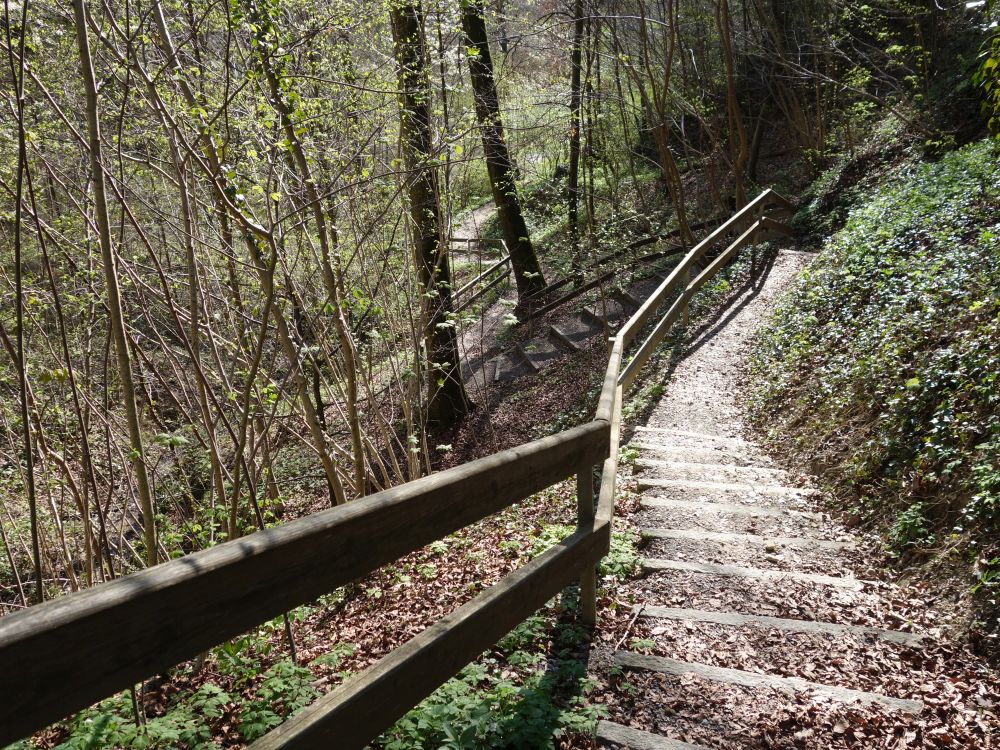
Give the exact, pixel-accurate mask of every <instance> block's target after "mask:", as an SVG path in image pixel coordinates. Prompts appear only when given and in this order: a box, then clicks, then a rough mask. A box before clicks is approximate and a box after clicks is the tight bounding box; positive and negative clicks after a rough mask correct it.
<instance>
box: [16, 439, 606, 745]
mask: <svg viewBox="0 0 1000 750" xmlns="http://www.w3.org/2000/svg"><path fill="white" fill-rule="evenodd" d="M607 450H608V425H607V424H606V423H603V422H588V423H586V424H584V425H580V426H579V427H574V428H572V429H570V430H566V431H564V432H561V433H559V434H557V435H553V436H551V437H546V438H542V439H541V440H536V441H534V442H532V443H527V444H525V445H519V446H517V447H515V448H511V449H509V450H506V451H502V452H500V453H496V454H494V455H492V456H487V457H486V458H482V459H478V460H476V461H472V462H470V463H467V464H463V465H461V466H456V467H455V468H453V469H449V470H447V471H442V472H439V473H437V474H432V475H430V476H427V477H424V478H422V479H417V480H415V481H413V482H408V483H406V484H403V485H400V486H398V487H393V488H391V489H388V490H384V491H382V492H379V493H377V494H374V495H370V496H369V497H366V498H362V499H360V500H356V501H354V502H351V503H348V504H346V505H342V506H339V507H337V508H333V509H330V510H326V511H322V512H320V513H315V514H313V515H310V516H306V517H305V518H300V519H297V520H294V521H290V522H288V523H286V524H282V525H281V526H278V527H276V528H273V529H268V530H266V531H260V532H257V533H255V534H250V535H248V536H246V537H243V538H242V539H236V540H233V541H230V542H225V543H223V544H219V545H217V546H215V547H212V548H211V549H207V550H204V551H202V552H196V553H194V554H191V555H187V556H185V557H182V558H179V559H177V560H172V561H170V562H166V563H163V564H161V565H157V566H154V567H152V568H149V569H147V570H144V571H141V572H139V573H135V574H133V575H130V576H126V577H124V578H120V579H118V580H116V581H111V582H109V583H105V584H101V585H100V586H95V587H94V588H92V589H89V590H87V591H83V592H80V593H76V594H69V595H67V596H63V597H60V598H58V599H54V600H52V601H50V602H46V603H45V604H41V605H38V606H36V607H30V608H28V609H26V610H23V611H20V612H15V613H13V614H10V615H6V616H4V617H3V618H0V675H3V676H4V679H3V681H2V682H0V747H4V746H6V745H7V744H9V743H10V742H13V741H14V740H17V739H19V738H20V737H21V736H23V735H25V734H27V733H30V732H33V731H35V730H37V729H40V728H41V727H44V726H46V725H48V724H50V723H52V722H53V721H58V720H59V719H61V718H63V717H64V716H66V715H67V714H69V713H71V712H73V711H77V710H80V709H82V708H85V707H87V706H89V705H91V704H92V703H94V702H95V701H97V700H100V699H101V698H104V697H105V696H107V695H110V694H111V693H113V692H115V691H118V690H124V689H126V688H128V687H129V686H130V685H133V684H135V683H136V682H138V681H140V680H142V679H145V678H147V677H149V676H150V675H153V674H156V673H158V672H160V671H163V670H165V669H168V668H170V667H173V666H174V665H175V664H178V663H179V662H181V661H184V660H186V659H190V658H193V657H195V656H197V655H198V654H200V653H202V652H203V651H204V650H205V649H208V648H210V647H212V646H215V645H216V644H218V643H221V642H222V641H224V640H226V639H227V638H232V637H234V636H237V635H239V634H240V633H243V632H245V631H246V630H247V629H248V628H251V627H254V626H255V625H258V624H259V623H261V622H264V621H265V620H268V619H271V618H273V617H277V616H278V615H280V614H281V613H283V612H287V611H288V610H289V609H291V608H293V607H296V606H299V605H300V604H303V603H305V602H309V601H313V600H314V599H316V598H317V597H318V596H321V595H322V594H325V593H329V592H330V591H333V590H334V589H336V588H337V587H339V586H343V585H345V584H347V583H350V582H351V581H354V580H356V579H358V578H359V577H361V576H364V575H366V574H368V573H370V572H371V571H373V570H375V569H377V568H379V567H380V566H382V565H384V564H386V563H389V562H392V561H394V560H396V559H398V558H400V557H402V556H403V555H405V554H408V553H409V552H411V551H413V550H416V549H419V548H420V547H422V546H424V545H426V544H429V543H431V542H433V541H435V540H437V539H440V538H441V537H443V536H446V535H447V534H450V533H451V532H453V531H456V530H458V529H461V528H464V527H465V526H468V525H469V524H471V523H474V522H476V521H478V520H480V519H482V518H485V517H486V516H488V515H491V514H493V513H495V512H497V511H499V510H502V509H503V508H505V507H507V506H509V505H511V504H512V503H515V502H517V501H519V500H523V499H524V498H526V497H528V496H530V495H532V494H534V493H535V492H539V491H540V490H543V489H545V488H546V487H549V486H551V485H552V484H555V483H556V482H558V481H561V480H563V479H565V478H567V477H570V476H572V475H573V474H574V473H575V472H576V470H577V468H578V467H579V466H580V464H581V463H582V462H584V461H589V462H590V463H592V464H593V463H597V462H598V461H601V460H603V459H604V457H605V456H606V455H607ZM68 644H73V645H72V648H70V647H69V645H68ZM486 645H488V644H486ZM486 645H484V646H483V648H485V647H486Z"/></svg>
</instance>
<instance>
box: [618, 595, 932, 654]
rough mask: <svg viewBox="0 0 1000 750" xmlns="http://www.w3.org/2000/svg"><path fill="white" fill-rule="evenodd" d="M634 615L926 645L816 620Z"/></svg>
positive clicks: (912, 636)
mask: <svg viewBox="0 0 1000 750" xmlns="http://www.w3.org/2000/svg"><path fill="white" fill-rule="evenodd" d="M633 612H634V613H635V614H636V615H638V616H640V617H648V618H652V619H657V620H682V621H685V622H710V623H715V624H717V625H732V626H735V627H743V626H747V625H759V626H761V627H765V628H774V629H775V630H786V631H789V632H792V633H823V634H827V635H859V636H866V637H872V638H877V639H879V640H881V641H888V642H889V643H899V644H901V645H904V646H918V645H920V644H921V643H923V641H924V636H923V635H921V634H920V633H904V632H902V631H900V630H882V629H881V628H870V627H866V626H864V625H841V624H839V623H835V622H817V621H815V620H793V619H788V618H785V617H767V616H765V615H741V614H737V613H735V612H708V611H705V610H700V609H685V608H681V607H657V606H651V605H643V604H637V605H636V606H635V608H634V609H633Z"/></svg>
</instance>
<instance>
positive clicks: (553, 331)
mask: <svg viewBox="0 0 1000 750" xmlns="http://www.w3.org/2000/svg"><path fill="white" fill-rule="evenodd" d="M549 335H551V336H552V337H553V338H555V339H558V340H559V341H561V342H562V343H563V344H565V345H566V346H568V347H569V348H570V349H572V350H573V351H577V352H578V351H580V350H581V349H583V342H584V341H585V340H586V338H587V337H585V336H583V337H581V336H577V337H576V338H571V337H570V335H569V334H568V333H566V332H565V331H563V330H562V329H561V328H559V327H558V326H556V325H554V324H553V325H550V326H549Z"/></svg>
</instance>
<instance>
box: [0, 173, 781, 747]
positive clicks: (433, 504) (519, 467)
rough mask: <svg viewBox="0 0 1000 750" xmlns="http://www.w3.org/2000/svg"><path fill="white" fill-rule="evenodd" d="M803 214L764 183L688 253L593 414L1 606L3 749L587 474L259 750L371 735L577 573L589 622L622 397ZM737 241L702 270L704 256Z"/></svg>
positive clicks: (613, 358) (630, 325) (616, 344)
mask: <svg viewBox="0 0 1000 750" xmlns="http://www.w3.org/2000/svg"><path fill="white" fill-rule="evenodd" d="M789 209H790V205H789V204H788V202H787V201H786V200H785V199H784V198H782V197H781V196H779V195H778V194H776V193H774V192H773V191H771V190H766V191H764V192H763V193H761V194H760V195H759V196H758V197H757V198H756V199H754V200H753V201H752V202H751V203H749V204H748V205H747V206H746V207H745V208H743V209H742V210H740V211H739V212H737V213H736V214H734V215H733V216H732V217H731V218H730V219H729V220H728V221H726V222H725V223H724V224H723V225H722V226H720V227H719V228H718V229H716V230H715V231H714V232H712V233H711V234H709V235H708V237H706V238H705V239H704V240H702V242H700V243H699V244H698V245H697V246H696V247H694V248H693V249H692V250H691V251H690V252H689V253H688V254H687V255H686V256H685V257H684V259H683V260H682V261H681V262H680V263H679V264H678V265H677V267H676V268H675V269H674V270H673V272H672V273H671V274H670V276H669V277H668V278H666V279H665V280H664V281H663V283H662V284H661V285H660V286H659V287H658V288H657V290H656V291H655V292H653V294H652V295H650V297H649V298H648V299H647V300H646V302H645V303H644V304H643V305H642V307H641V308H640V309H639V310H638V312H636V314H635V315H634V316H632V318H631V319H630V320H629V321H628V322H627V323H626V324H625V326H624V327H623V328H622V329H621V330H620V331H619V333H618V335H617V336H615V337H614V338H613V339H611V354H610V358H609V362H608V367H607V370H606V372H605V377H604V384H603V387H602V390H601V395H600V399H599V402H598V406H597V412H596V414H595V417H594V420H593V421H591V422H588V423H586V424H583V425H580V426H578V427H574V428H571V429H568V430H565V431H563V432H560V433H559V434H557V435H553V436H551V437H547V438H543V439H541V440H536V441H534V442H531V443H526V444H524V445H519V446H517V447H515V448H511V449H509V450H505V451H502V452H500V453H496V454H494V455H492V456H488V457H486V458H482V459H479V460H477V461H472V462H470V463H467V464H463V465H461V466H457V467H455V468H453V469H449V470H447V471H442V472H439V473H437V474H433V475H431V476H428V477H424V478H422V479H418V480H415V481H413V482H408V483H406V484H404V485H401V486H399V487H394V488H391V489H388V490H385V491H383V492H379V493H377V494H374V495H370V496H368V497H364V498H361V499H359V500H356V501H353V502H351V503H348V504H347V505H343V506H340V507H337V508H333V509H330V510H326V511H322V512H320V513H316V514H314V515H311V516H308V517H306V518H301V519H298V520H295V521H291V522H289V523H286V524H283V525H281V526H279V527H277V528H273V529H268V530H265V531H260V532H257V533H254V534H250V535H249V536H246V537H243V538H241V539H237V540H233V541H231V542H226V543H223V544H220V545H218V546H216V547H213V548H211V549H208V550H205V551H203V552H197V553H194V554H191V555H188V556H186V557H182V558H180V559H177V560H172V561H170V562H165V563H163V564H161V565H157V566H155V567H153V568H149V569H148V570H144V571H142V572H139V573H135V574H133V575H130V576H127V577H124V578H121V579H118V580H116V581H112V582H109V583H104V584H101V585H99V586H96V587H94V588H92V589H90V590H88V591H83V592H80V593H75V594H70V595H67V596H64V597H61V598H58V599H55V600H53V601H50V602H46V603H45V604H41V605H39V606H36V607H31V608H29V609H27V610H24V611H21V612H16V613H14V614H10V615H7V616H5V617H3V618H0V675H2V678H0V679H2V682H0V747H2V746H5V745H6V744H8V743H10V742H13V741H15V740H17V739H19V738H21V737H23V736H26V735H28V734H30V733H31V732H34V731H37V730H39V729H41V728H43V727H45V726H47V725H49V724H51V723H52V722H54V721H58V720H60V719H62V718H63V717H65V716H66V715H68V714H71V713H72V712H75V711H78V710H81V709H83V708H86V707H87V706H89V705H91V704H93V703H94V702H96V701H98V700H100V699H102V698H104V697H106V696H108V695H110V694H112V693H114V692H116V691H119V690H124V689H127V688H128V687H129V686H131V685H134V684H135V683H136V682H138V681H140V680H142V679H145V678H147V677H149V676H150V675H153V674H156V673H159V672H162V671H163V670H166V669H169V668H171V667H173V666H175V665H176V664H178V663H180V662H182V661H185V660H187V659H191V658H194V657H195V656H197V655H198V654H200V653H202V652H204V651H205V650H206V649H208V648H211V647H212V646H215V645H217V644H219V643H221V642H223V641H225V640H226V639H229V638H233V637H235V636H238V635H239V634H241V633H243V632H245V631H246V630H248V629H250V628H252V627H255V626H256V625H258V624H260V623H261V622H264V621H266V620H269V619H272V618H274V617H277V616H279V615H281V614H282V613H283V612H287V611H288V610H290V609H292V608H293V607H296V606H299V605H301V604H304V603H307V602H310V601H313V600H315V599H316V598H317V597H319V596H320V595H322V594H325V593H328V592H330V591H332V590H334V589H336V588H337V587H339V586H343V585H345V584H348V583H350V582H351V581H355V580H357V579H358V578H360V577H362V576H365V575H367V574H368V573H371V572H372V571H374V570H376V569H378V568H379V567H380V566H382V565H385V564H387V563H390V562H392V561H394V560H397V559H399V558H400V557H402V556H403V555H406V554H408V553H410V552H412V551H414V550H417V549H419V548H421V547H423V546H424V545H426V544H429V543H431V542H433V541H435V540H438V539H441V538H442V537H444V536H446V535H448V534H450V533H452V532H454V531H456V530H458V529H461V528H463V527H465V526H468V525H469V524H472V523H475V522H476V521H479V520H481V519H483V518H485V517H487V516H489V515H491V514H493V513H496V512H497V511H500V510H502V509H503V508H506V507H508V506H510V505H512V504H514V503H516V502H518V501H520V500H523V499H525V498H527V497H529V496H530V495H532V494H534V493H536V492H539V491H540V490H543V489H545V488H546V487H549V486H551V485H553V484H555V483H556V482H560V481H562V480H564V479H567V478H569V477H571V476H573V475H576V477H577V498H578V519H577V527H576V530H575V531H574V532H573V533H572V534H570V535H569V536H568V537H567V538H566V539H564V540H563V541H562V542H560V543H559V544H557V545H555V546H554V547H552V548H551V549H549V550H548V551H546V552H544V553H543V554H541V555H539V556H538V557H536V558H534V559H533V560H531V561H530V562H529V563H527V564H526V565H524V566H523V567H521V568H519V569H518V570H516V571H514V572H513V573H511V574H510V575H508V576H507V577H505V578H504V579H503V580H501V581H500V582H499V583H497V584H496V585H494V586H492V587H491V588H489V589H487V590H486V591H484V592H482V593H481V594H479V595H478V596H476V597H475V598H474V599H473V600H472V601H470V602H469V603H468V604H465V605H464V606H462V607H460V608H459V609H457V610H456V611H454V612H453V613H451V614H449V615H448V616H446V617H444V618H443V619H441V620H439V621H438V622H436V623H435V624H434V625H432V626H431V627H429V628H428V629H426V630H425V631H424V632H422V633H421V634H420V635H418V636H416V637H414V638H413V639H411V640H410V641H408V642H407V643H406V644H404V645H403V646H401V647H400V648H398V649H396V650H395V651H393V652H391V653H390V654H388V655H387V656H386V657H385V658H383V659H382V660H381V661H379V662H377V663H376V664H375V665H373V666H372V667H370V668H369V669H367V670H366V671H364V672H362V673H361V674H359V675H357V676H354V677H352V678H350V679H348V680H347V681H346V682H345V683H344V684H343V685H341V686H340V687H338V688H337V689H335V690H334V691H333V692H331V693H329V694H328V695H326V696H324V697H323V698H320V699H319V700H318V701H316V702H315V703H314V704H313V705H312V706H310V707H308V708H307V709H305V710H304V711H302V712H301V713H299V714H297V715H296V716H294V717H292V718H291V719H289V720H288V721H287V722H285V723H284V724H283V725H282V726H280V727H278V728H277V729H275V730H273V731H272V732H271V733H269V734H268V735H266V736H265V737H263V738H261V739H260V740H258V741H257V742H255V743H254V744H253V745H252V750H276V749H277V748H330V747H336V748H339V749H341V750H353V749H355V748H362V747H364V746H365V745H366V744H368V743H369V742H370V741H371V740H372V739H374V738H375V737H377V736H378V735H379V734H380V733H381V732H383V731H384V730H385V729H387V728H388V727H390V726H391V725H392V724H393V723H394V722H395V721H396V720H397V719H398V718H399V717H400V716H402V715H403V714H404V713H406V711H408V710H409V709H410V708H412V707H413V706H414V705H416V704H417V703H419V702H420V701H421V700H422V699H423V698H425V697H426V696H427V695H429V694H430V693H431V692H433V691H434V690H435V689H436V688H437V687H439V686H440V685H441V684H443V683H444V682H445V681H446V680H448V679H449V678H450V677H452V676H453V675H455V674H456V673H457V672H458V671H459V670H460V669H461V668H462V667H463V666H465V665H466V664H468V663H469V662H470V661H472V660H473V659H475V658H476V657H477V656H478V655H479V654H480V653H482V652H483V651H484V650H486V649H488V648H489V647H490V646H492V645H493V644H494V643H495V642H496V641H497V640H498V639H499V638H500V637H501V636H502V635H503V634H504V633H506V632H507V631H509V630H510V629H511V628H513V627H514V626H516V625H517V624H518V623H520V622H522V621H523V620H524V619H526V618H527V617H528V616H529V615H531V614H532V613H533V612H534V611H535V610H537V609H538V608H539V607H541V606H543V605H544V604H545V602H547V601H548V600H549V599H551V598H552V597H553V596H555V595H556V594H557V593H559V592H560V591H561V590H563V589H564V588H566V587H567V586H569V585H570V584H572V583H573V582H574V581H579V583H580V601H581V607H582V616H583V618H584V620H585V621H586V622H588V623H590V624H593V623H594V622H595V621H596V615H597V613H596V583H597V582H596V571H595V566H596V564H597V562H598V561H599V560H600V559H601V557H603V556H604V555H605V554H606V553H607V551H608V548H609V545H610V539H611V521H612V517H613V514H614V503H615V477H616V473H617V468H618V466H617V464H618V448H619V436H620V430H621V408H622V398H623V394H624V393H625V391H627V389H628V387H629V385H630V384H631V382H632V381H633V379H634V378H635V376H636V374H637V373H638V370H639V368H640V367H641V366H642V365H643V363H645V362H646V361H647V360H648V358H649V356H650V355H651V354H652V352H653V350H654V349H655V348H656V346H657V345H658V344H659V343H660V341H662V339H663V337H664V336H665V335H666V333H667V331H668V330H669V329H670V326H671V325H672V324H673V323H674V322H675V321H676V320H677V319H678V318H679V317H681V316H682V315H684V314H685V311H686V307H687V304H688V302H689V301H690V299H691V296H692V295H693V294H694V293H695V291H697V289H698V288H699V287H700V286H701V285H702V284H704V283H705V281H707V280H708V279H710V278H711V277H712V276H713V275H715V274H716V273H717V272H718V271H719V270H720V269H721V268H722V267H723V266H724V265H725V264H726V263H727V262H728V261H729V260H731V259H732V258H733V257H734V256H735V254H736V253H737V252H739V250H740V249H741V248H743V247H745V246H747V245H748V244H750V243H751V242H753V241H754V239H755V238H756V237H758V236H759V235H760V234H761V233H762V232H763V233H767V234H768V235H771V234H774V233H784V234H788V233H790V230H789V229H788V228H787V227H786V226H785V225H783V224H781V223H779V222H778V221H775V220H774V218H772V217H770V216H766V215H765V212H766V211H774V210H777V211H778V212H787V211H788V210H789ZM733 236H735V239H733V240H732V241H731V242H730V243H729V244H728V245H727V246H726V247H725V249H724V250H723V251H722V252H721V253H720V254H718V255H717V256H715V257H714V259H712V260H711V261H710V262H709V263H708V264H707V266H706V267H705V268H704V270H702V271H701V272H700V273H698V275H697V276H696V277H695V278H694V279H693V280H692V279H691V278H690V275H691V273H692V271H693V270H694V269H695V267H696V264H698V263H699V262H700V261H702V260H703V259H705V258H706V256H707V255H708V253H709V252H710V251H711V250H713V249H714V248H716V247H717V246H718V245H720V244H721V243H722V242H724V241H726V240H728V239H729V238H731V237H733ZM667 302H670V303H671V304H670V307H669V308H668V309H667V312H666V313H665V314H664V315H663V317H662V318H661V319H660V321H659V322H658V323H657V324H656V326H655V327H654V328H653V330H652V332H651V333H650V334H649V335H648V336H647V338H646V339H645V340H644V341H643V342H642V344H641V345H640V346H639V348H638V349H637V350H636V351H635V353H634V354H633V356H632V358H631V359H630V360H629V361H627V362H626V361H625V360H624V355H625V352H626V351H627V350H628V349H629V348H630V345H631V344H632V343H633V342H634V341H635V339H636V338H637V336H638V335H639V333H640V332H641V331H642V329H643V328H644V326H645V325H646V323H647V322H649V321H650V319H651V318H652V316H653V314H654V313H655V312H656V311H657V310H658V309H659V308H660V307H661V306H662V305H664V304H665V303H667ZM598 464H602V468H603V472H602V475H601V481H600V489H599V493H598V499H597V502H596V504H595V502H594V484H593V476H594V474H593V469H594V467H595V466H596V465H598Z"/></svg>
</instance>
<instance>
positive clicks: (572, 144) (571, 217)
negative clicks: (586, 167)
mask: <svg viewBox="0 0 1000 750" xmlns="http://www.w3.org/2000/svg"><path fill="white" fill-rule="evenodd" d="M583 10H584V9H583V0H573V46H572V48H571V50H570V81H569V91H570V98H569V172H568V174H567V176H566V198H567V207H566V208H567V211H566V214H567V219H568V222H569V233H570V238H571V241H572V242H573V272H574V273H575V274H576V275H577V277H578V278H579V279H581V280H582V278H583V276H582V258H581V252H580V124H581V121H582V118H581V117H580V114H581V111H582V109H583V87H582V81H581V79H582V75H581V74H582V72H583V30H584V22H585V19H584V17H583Z"/></svg>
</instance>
